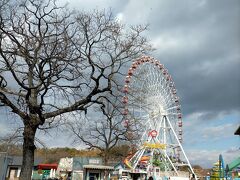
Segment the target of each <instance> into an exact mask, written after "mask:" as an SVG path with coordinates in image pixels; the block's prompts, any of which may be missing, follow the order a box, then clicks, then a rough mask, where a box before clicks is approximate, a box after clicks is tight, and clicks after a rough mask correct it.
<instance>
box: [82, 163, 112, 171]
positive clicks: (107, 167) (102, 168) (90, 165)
mask: <svg viewBox="0 0 240 180" xmlns="http://www.w3.org/2000/svg"><path fill="white" fill-rule="evenodd" d="M83 168H85V169H100V170H114V167H112V166H103V165H93V164H89V165H84V166H83Z"/></svg>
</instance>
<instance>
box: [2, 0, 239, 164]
mask: <svg viewBox="0 0 240 180" xmlns="http://www.w3.org/2000/svg"><path fill="white" fill-rule="evenodd" d="M61 2H63V3H66V2H68V3H69V7H70V8H75V9H76V10H79V11H82V10H85V11H88V10H92V9H106V10H108V9H109V8H111V9H112V11H113V13H114V15H115V16H116V17H117V18H118V19H119V20H120V21H122V22H123V23H124V24H127V25H132V24H149V25H150V26H149V30H148V32H146V36H147V37H148V38H149V40H150V41H151V43H152V44H153V46H154V48H156V50H155V52H153V53H152V56H153V57H155V58H156V59H158V60H160V61H161V62H162V63H163V64H164V65H165V67H166V68H167V69H168V70H169V73H170V74H171V75H172V77H173V79H174V81H175V84H176V87H177V89H178V95H179V96H180V99H181V105H182V109H183V123H184V135H183V138H184V144H183V146H184V149H185V151H186V153H187V155H188V157H189V159H190V162H192V164H200V165H202V166H204V167H211V166H212V164H213V163H214V162H216V161H217V158H218V155H219V154H220V153H221V154H223V157H224V159H225V161H227V162H230V161H231V160H232V159H234V158H236V157H237V156H239V154H240V150H239V147H240V138H239V136H235V135H234V132H235V130H236V129H237V127H238V125H240V70H239V69H240V1H239V0H211V1H210V0H209V1H207V0H182V1H179V0H87V1H86V0H68V1H67V0H61ZM5 115H6V113H5ZM5 115H3V114H2V118H5ZM0 118H1V117H0ZM8 119H10V118H8ZM12 123H14V122H12V121H8V123H1V124H0V127H1V133H0V134H3V133H5V132H7V131H8V130H9V127H11V126H10V125H9V124H12ZM60 134H61V133H58V134H57V136H60ZM44 139H45V142H46V144H48V145H49V146H50V147H54V146H67V145H69V144H63V143H61V142H62V140H64V139H65V140H66V139H67V137H66V136H65V137H64V136H63V137H62V138H61V139H60V140H56V134H55V133H53V134H52V135H51V136H48V138H47V139H46V138H44ZM65 142H68V141H67V140H66V141H65Z"/></svg>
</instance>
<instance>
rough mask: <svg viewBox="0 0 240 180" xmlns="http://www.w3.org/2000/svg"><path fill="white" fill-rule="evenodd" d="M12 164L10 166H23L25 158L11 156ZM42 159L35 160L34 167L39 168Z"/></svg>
mask: <svg viewBox="0 0 240 180" xmlns="http://www.w3.org/2000/svg"><path fill="white" fill-rule="evenodd" d="M9 158H10V159H11V160H10V163H9V164H8V165H9V166H21V165H22V160H23V157H22V156H9ZM41 161H42V160H41V159H39V158H34V166H37V165H38V164H40V163H41Z"/></svg>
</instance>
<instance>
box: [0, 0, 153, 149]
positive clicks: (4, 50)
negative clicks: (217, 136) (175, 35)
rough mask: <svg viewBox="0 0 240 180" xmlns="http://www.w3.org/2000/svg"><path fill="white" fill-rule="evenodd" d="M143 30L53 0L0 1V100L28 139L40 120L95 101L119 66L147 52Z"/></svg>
mask: <svg viewBox="0 0 240 180" xmlns="http://www.w3.org/2000/svg"><path fill="white" fill-rule="evenodd" d="M145 30H146V27H145V26H135V27H131V28H128V29H126V28H124V26H123V25H122V24H120V23H119V22H118V21H116V20H115V19H114V17H113V15H112V13H111V12H105V11H93V12H91V13H76V12H75V13H73V12H69V11H68V10H67V9H66V7H59V6H57V5H56V3H55V1H54V0H46V1H45V0H22V1H12V0H4V1H1V4H0V104H1V105H2V106H7V107H9V110H10V111H12V112H13V113H16V114H17V115H19V117H20V118H21V119H22V121H23V124H24V126H25V128H24V138H26V137H28V140H30V141H31V142H32V141H33V139H34V138H33V137H34V136H35V133H36V129H37V128H39V127H40V126H42V125H44V123H45V122H46V121H48V120H50V122H51V121H53V118H55V117H59V116H61V115H62V114H64V113H68V112H72V111H76V110H86V109H87V108H88V107H89V106H91V105H92V104H94V103H101V102H100V101H98V99H99V97H100V96H101V94H102V93H105V92H111V88H112V87H113V86H116V83H115V77H116V75H117V74H119V72H120V70H121V67H122V65H123V64H124V63H126V62H128V61H130V60H131V59H133V58H136V57H138V56H139V55H140V54H142V53H145V52H147V51H149V50H150V46H149V45H148V42H147V40H146V38H144V37H143V36H142V32H144V31H145ZM24 141H27V139H24ZM30 144H31V145H29V147H28V148H29V149H34V144H32V143H30Z"/></svg>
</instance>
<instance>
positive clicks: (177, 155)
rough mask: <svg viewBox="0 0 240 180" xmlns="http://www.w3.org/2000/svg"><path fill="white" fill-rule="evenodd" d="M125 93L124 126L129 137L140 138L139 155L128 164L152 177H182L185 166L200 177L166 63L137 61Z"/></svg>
mask: <svg viewBox="0 0 240 180" xmlns="http://www.w3.org/2000/svg"><path fill="white" fill-rule="evenodd" d="M123 92H124V97H123V100H122V102H123V104H124V110H123V113H122V114H123V115H124V117H125V120H124V126H125V127H126V128H127V129H128V130H129V134H131V131H133V129H135V130H137V132H138V137H140V138H138V141H137V143H135V144H138V145H137V150H136V152H135V153H134V154H132V155H130V156H128V157H127V158H126V159H125V160H124V163H125V165H126V166H127V167H128V168H129V169H131V170H132V171H135V172H143V173H144V172H145V173H146V174H147V175H148V177H149V176H168V177H170V176H171V177H180V176H181V174H180V170H181V169H183V166H185V167H188V169H189V171H190V173H191V174H192V175H193V177H195V178H196V175H195V174H194V171H193V169H192V167H191V164H190V162H189V160H188V158H187V156H186V154H185V152H184V149H183V147H182V144H181V143H182V141H183V138H182V133H183V131H182V126H183V123H182V114H181V106H180V102H179V97H178V96H177V90H176V87H175V84H174V82H173V79H172V77H171V75H170V74H169V73H168V71H167V69H166V68H165V67H164V66H163V64H161V63H160V62H159V61H158V60H155V59H154V58H152V57H148V56H143V57H141V58H138V59H136V60H135V61H134V62H133V64H132V65H131V67H130V68H129V70H128V75H127V76H126V79H125V86H124V89H123ZM135 132H136V131H135ZM185 169H186V168H185Z"/></svg>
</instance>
